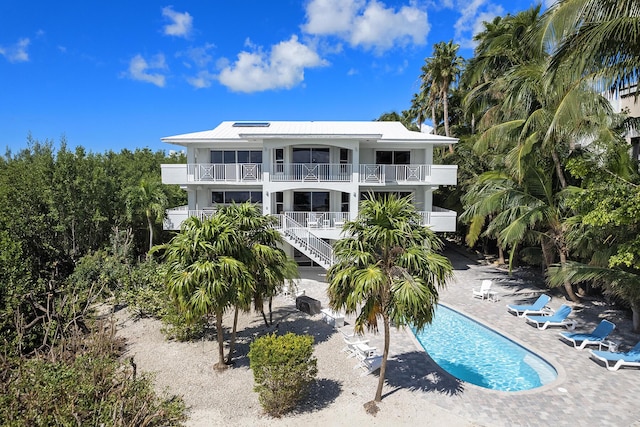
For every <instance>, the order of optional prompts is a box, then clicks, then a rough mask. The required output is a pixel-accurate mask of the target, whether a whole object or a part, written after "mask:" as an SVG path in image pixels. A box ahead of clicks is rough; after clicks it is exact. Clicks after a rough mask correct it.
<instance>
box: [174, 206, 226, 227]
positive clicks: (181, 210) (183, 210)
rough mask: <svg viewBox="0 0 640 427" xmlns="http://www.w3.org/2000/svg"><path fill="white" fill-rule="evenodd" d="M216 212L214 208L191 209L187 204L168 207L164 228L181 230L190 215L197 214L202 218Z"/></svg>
mask: <svg viewBox="0 0 640 427" xmlns="http://www.w3.org/2000/svg"><path fill="white" fill-rule="evenodd" d="M214 213H215V209H214V208H208V209H198V210H194V209H189V208H188V207H187V206H178V207H177V208H173V209H167V211H166V214H167V215H166V216H165V219H164V223H163V224H162V228H163V229H164V230H180V226H182V223H183V222H184V221H185V220H186V219H187V218H189V217H192V216H196V217H198V218H200V220H204V219H207V218H209V217H210V216H211V215H213V214H214Z"/></svg>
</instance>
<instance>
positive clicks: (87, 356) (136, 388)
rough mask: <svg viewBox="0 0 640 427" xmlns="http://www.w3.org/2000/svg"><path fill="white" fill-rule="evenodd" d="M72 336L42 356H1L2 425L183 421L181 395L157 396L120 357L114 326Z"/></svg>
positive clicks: (149, 382) (149, 379)
mask: <svg viewBox="0 0 640 427" xmlns="http://www.w3.org/2000/svg"><path fill="white" fill-rule="evenodd" d="M75 341H77V344H78V345H75V346H73V348H70V347H68V346H67V347H66V348H56V349H54V351H52V352H51V353H50V354H49V355H48V356H46V357H34V358H26V357H20V358H3V357H2V356H0V425H3V426H16V427H17V426H52V425H56V426H71V425H89V426H99V425H104V426H125V425H131V426H133V425H147V426H178V425H182V422H183V421H185V419H186V414H185V405H184V402H183V400H182V399H181V398H178V397H171V398H163V397H160V396H158V395H157V394H156V393H155V392H154V390H153V383H152V377H149V376H146V375H137V373H136V367H135V364H134V363H133V360H132V359H130V360H129V361H128V363H126V364H125V363H123V362H119V361H118V359H117V357H118V355H119V354H120V352H121V347H122V343H121V342H120V341H119V340H118V338H117V337H115V333H114V329H113V328H102V327H98V328H96V331H94V332H93V333H91V334H89V335H87V336H84V337H80V336H78V337H76V340H75Z"/></svg>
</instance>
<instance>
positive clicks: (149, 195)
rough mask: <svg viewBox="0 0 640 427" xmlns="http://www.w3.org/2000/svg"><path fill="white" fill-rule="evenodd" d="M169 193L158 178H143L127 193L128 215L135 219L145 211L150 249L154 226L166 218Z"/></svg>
mask: <svg viewBox="0 0 640 427" xmlns="http://www.w3.org/2000/svg"><path fill="white" fill-rule="evenodd" d="M167 203H168V201H167V195H166V194H165V192H164V187H163V185H162V183H161V182H160V180H158V179H142V180H141V181H140V184H139V185H138V186H136V187H132V188H130V189H129V192H128V194H127V199H126V204H127V215H128V216H129V218H130V219H133V217H134V216H136V215H137V214H138V213H143V215H144V218H145V220H146V222H147V228H148V230H149V250H151V248H152V247H153V227H154V226H155V225H156V224H157V223H158V222H160V221H162V220H163V219H164V216H165V210H166V208H167Z"/></svg>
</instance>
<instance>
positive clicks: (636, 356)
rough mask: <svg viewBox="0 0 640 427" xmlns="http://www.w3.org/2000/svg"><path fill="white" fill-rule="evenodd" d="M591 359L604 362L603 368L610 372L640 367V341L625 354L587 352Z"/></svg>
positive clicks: (599, 351) (597, 351)
mask: <svg viewBox="0 0 640 427" xmlns="http://www.w3.org/2000/svg"><path fill="white" fill-rule="evenodd" d="M589 351H590V352H591V357H592V358H594V359H598V360H600V361H602V362H604V366H606V367H607V369H608V370H610V371H617V370H618V369H620V368H621V367H623V366H634V367H640V341H639V342H638V343H637V344H636V345H635V347H633V348H632V349H631V350H629V351H627V352H626V353H614V352H610V351H601V350H589Z"/></svg>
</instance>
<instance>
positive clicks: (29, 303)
mask: <svg viewBox="0 0 640 427" xmlns="http://www.w3.org/2000/svg"><path fill="white" fill-rule="evenodd" d="M178 161H183V159H181V158H177V157H166V156H165V155H164V154H163V153H162V152H158V153H152V152H151V151H149V150H136V151H135V152H130V151H127V150H125V151H122V152H121V153H113V152H107V153H105V154H93V153H87V152H85V150H84V149H82V148H81V147H79V148H76V150H75V151H69V150H68V149H67V146H66V143H65V141H61V143H60V147H59V149H58V150H55V151H54V149H53V144H52V143H51V142H46V143H39V142H37V141H31V140H30V141H29V147H28V148H27V149H25V150H23V151H21V152H19V153H16V154H15V155H14V154H12V153H6V154H5V156H3V157H0V345H1V346H2V349H1V351H0V376H1V377H2V388H3V389H2V392H0V395H1V396H3V397H2V399H3V401H2V404H1V405H0V406H1V407H2V411H1V413H0V424H2V425H53V424H55V425H69V424H91V425H93V424H95V425H98V424H101V423H105V425H134V424H141V423H142V421H141V420H145V421H144V422H145V423H148V424H149V425H175V424H179V423H180V421H181V420H182V419H183V417H184V416H183V409H184V405H183V404H182V401H181V400H180V399H173V400H165V399H164V398H160V397H158V396H156V395H155V394H154V392H153V388H152V386H151V382H150V379H149V378H146V377H144V376H136V372H135V369H134V368H133V367H134V366H135V362H133V361H131V363H130V365H127V366H129V367H128V368H127V367H126V366H125V367H123V366H120V362H118V357H119V356H120V355H121V353H122V343H119V342H118V340H116V338H115V336H114V334H113V330H112V329H111V328H108V327H107V326H105V321H106V320H104V319H103V320H100V319H101V318H100V317H99V316H98V313H95V309H96V307H98V306H97V304H98V303H100V302H102V301H104V300H105V299H110V302H111V303H112V304H115V303H118V302H120V301H127V300H131V299H134V298H132V295H133V294H134V293H136V294H137V293H138V292H137V291H138V290H139V289H145V290H147V291H149V290H151V289H153V290H154V291H153V292H156V293H162V292H163V288H162V286H161V285H162V282H161V278H160V277H159V276H157V274H156V275H155V276H154V275H153V274H149V273H150V272H152V271H153V270H152V269H150V268H149V266H148V265H147V263H145V262H142V263H138V260H139V259H142V260H144V258H145V257H144V251H145V250H146V249H148V246H147V245H146V244H145V242H148V235H149V228H148V222H147V216H146V214H145V209H144V208H145V206H144V204H143V203H140V202H139V201H140V197H138V194H139V191H138V188H140V187H141V186H142V185H143V184H144V183H145V182H152V181H155V182H157V181H159V175H160V164H161V163H171V162H178ZM156 188H159V191H160V192H162V194H163V196H164V199H163V198H162V197H161V199H163V200H166V203H167V204H181V203H182V202H183V200H182V198H183V197H184V196H183V194H182V192H181V191H180V190H179V189H177V188H172V187H164V188H160V187H156ZM134 200H135V201H136V203H132V202H133V201H134ZM155 200H156V199H151V200H150V201H149V204H153V203H155ZM164 208H166V206H162V209H164ZM154 226H155V227H158V228H159V225H158V224H157V223H155V224H154ZM136 299H137V298H136ZM154 300H155V301H158V300H161V299H159V298H154ZM164 300H166V297H165V298H164ZM52 396H55V400H53V401H52V400H51V399H52ZM62 396H64V398H61V397H62Z"/></svg>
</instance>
